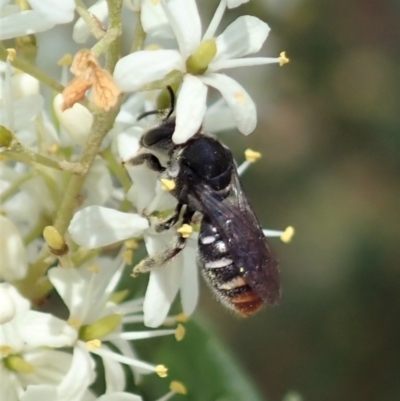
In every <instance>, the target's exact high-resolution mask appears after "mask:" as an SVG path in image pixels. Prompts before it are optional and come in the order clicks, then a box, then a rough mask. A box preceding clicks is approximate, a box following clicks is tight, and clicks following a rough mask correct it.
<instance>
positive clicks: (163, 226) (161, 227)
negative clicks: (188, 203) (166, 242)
mask: <svg viewBox="0 0 400 401" xmlns="http://www.w3.org/2000/svg"><path fill="white" fill-rule="evenodd" d="M182 208H183V203H178V204H177V205H176V208H175V211H174V212H173V214H172V215H171V216H169V217H168V218H167V219H166V220H164V221H162V222H161V223H159V224H157V226H156V227H155V229H156V231H157V232H158V233H161V232H163V231H166V230H169V229H170V228H171V227H172V226H173V225H175V224H176V223H177V222H178V220H179V216H180V214H181V211H182Z"/></svg>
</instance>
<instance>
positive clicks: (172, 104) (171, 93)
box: [136, 85, 175, 121]
mask: <svg viewBox="0 0 400 401" xmlns="http://www.w3.org/2000/svg"><path fill="white" fill-rule="evenodd" d="M167 91H168V93H169V98H170V106H169V111H168V114H167V116H166V117H165V118H164V119H163V121H167V120H168V119H169V118H170V117H171V115H172V113H173V112H174V110H175V93H174V90H173V89H172V88H171V87H170V86H169V85H168V86H167ZM161 112H162V110H150V111H145V112H144V113H142V114H139V115H138V117H137V118H136V121H139V120H141V119H143V118H145V117H147V116H151V115H153V114H161Z"/></svg>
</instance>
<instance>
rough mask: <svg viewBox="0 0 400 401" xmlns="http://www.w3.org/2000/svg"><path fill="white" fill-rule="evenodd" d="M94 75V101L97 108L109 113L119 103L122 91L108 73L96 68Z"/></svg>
mask: <svg viewBox="0 0 400 401" xmlns="http://www.w3.org/2000/svg"><path fill="white" fill-rule="evenodd" d="M93 74H94V79H93V92H92V100H93V102H94V104H95V105H96V106H98V107H101V108H102V109H103V110H106V111H108V110H110V108H111V107H113V106H115V104H116V103H117V101H118V96H119V95H120V94H121V90H120V89H119V88H118V86H117V84H116V83H115V81H114V78H113V77H112V75H111V74H110V73H109V72H108V71H106V70H102V69H101V68H95V69H94V70H93Z"/></svg>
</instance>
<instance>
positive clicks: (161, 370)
mask: <svg viewBox="0 0 400 401" xmlns="http://www.w3.org/2000/svg"><path fill="white" fill-rule="evenodd" d="M91 352H93V353H94V354H96V355H99V356H101V357H102V358H108V359H111V360H113V361H116V362H119V363H124V364H125V365H129V366H134V367H136V368H139V369H143V370H147V371H150V372H155V373H157V374H158V375H159V376H160V377H166V376H167V372H168V369H167V368H166V367H165V366H164V365H157V366H154V365H152V364H150V363H147V362H143V361H140V360H138V359H133V358H130V357H128V356H125V355H121V354H118V353H117V352H113V351H110V350H108V349H104V348H97V349H94V350H91Z"/></svg>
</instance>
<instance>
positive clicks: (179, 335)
mask: <svg viewBox="0 0 400 401" xmlns="http://www.w3.org/2000/svg"><path fill="white" fill-rule="evenodd" d="M185 333H186V329H185V327H184V326H183V325H181V324H178V326H177V327H176V330H175V339H176V341H182V340H183V339H184V337H185Z"/></svg>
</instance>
